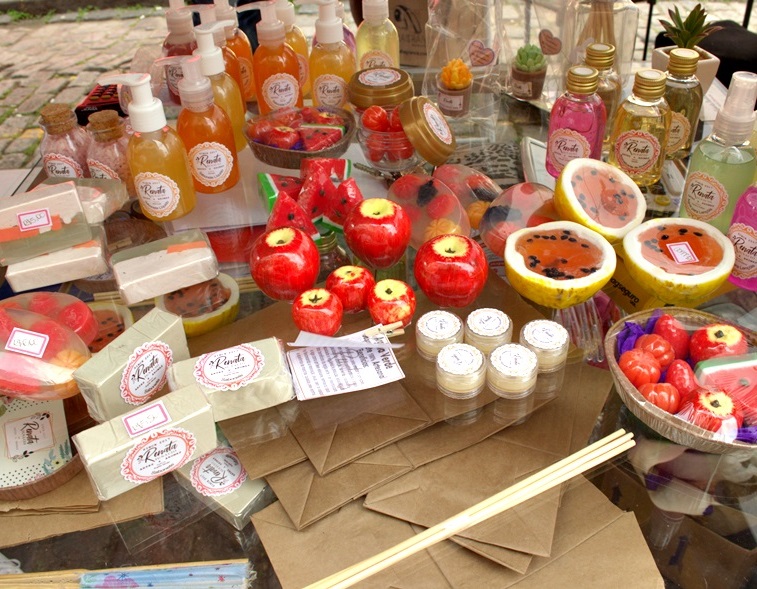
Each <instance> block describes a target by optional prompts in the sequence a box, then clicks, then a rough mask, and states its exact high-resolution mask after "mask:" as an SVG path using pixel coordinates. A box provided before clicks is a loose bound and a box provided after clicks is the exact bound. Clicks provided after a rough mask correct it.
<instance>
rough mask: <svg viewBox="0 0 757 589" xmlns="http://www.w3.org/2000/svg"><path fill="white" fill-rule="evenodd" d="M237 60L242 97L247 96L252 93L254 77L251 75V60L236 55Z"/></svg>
mask: <svg viewBox="0 0 757 589" xmlns="http://www.w3.org/2000/svg"><path fill="white" fill-rule="evenodd" d="M237 59H238V60H239V73H240V74H241V75H242V86H244V88H240V90H242V94H243V96H242V98H247V97H248V96H249V95H250V94H251V93H252V87H253V85H254V83H255V82H254V79H253V77H252V62H251V61H250V60H249V59H247V58H245V57H239V56H237Z"/></svg>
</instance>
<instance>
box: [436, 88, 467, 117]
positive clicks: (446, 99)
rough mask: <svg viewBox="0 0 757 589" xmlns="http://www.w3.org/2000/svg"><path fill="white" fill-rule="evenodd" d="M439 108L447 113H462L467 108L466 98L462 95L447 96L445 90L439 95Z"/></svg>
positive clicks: (440, 91)
mask: <svg viewBox="0 0 757 589" xmlns="http://www.w3.org/2000/svg"><path fill="white" fill-rule="evenodd" d="M438 101H439V108H441V109H444V110H445V111H447V112H461V111H462V110H463V107H464V106H465V97H464V96H463V95H462V94H456V95H453V94H447V93H446V92H444V91H443V90H439V93H438Z"/></svg>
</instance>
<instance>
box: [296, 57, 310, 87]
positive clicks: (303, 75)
mask: <svg viewBox="0 0 757 589" xmlns="http://www.w3.org/2000/svg"><path fill="white" fill-rule="evenodd" d="M297 67H298V68H299V70H300V88H304V87H305V84H307V83H308V76H309V75H310V66H309V65H308V58H307V57H305V56H304V55H300V54H299V53H298V54H297Z"/></svg>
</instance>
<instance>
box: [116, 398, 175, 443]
mask: <svg viewBox="0 0 757 589" xmlns="http://www.w3.org/2000/svg"><path fill="white" fill-rule="evenodd" d="M122 420H123V422H124V427H125V428H126V433H127V434H129V437H130V438H136V437H137V436H141V435H142V434H143V433H145V432H147V431H149V430H151V429H155V428H156V427H160V426H161V425H165V424H167V423H170V422H171V416H170V415H169V414H168V410H167V409H166V406H165V405H164V404H163V401H156V402H155V403H152V404H150V405H147V406H146V407H143V408H142V409H137V410H136V411H132V412H131V413H129V414H128V415H124V416H123V417H122Z"/></svg>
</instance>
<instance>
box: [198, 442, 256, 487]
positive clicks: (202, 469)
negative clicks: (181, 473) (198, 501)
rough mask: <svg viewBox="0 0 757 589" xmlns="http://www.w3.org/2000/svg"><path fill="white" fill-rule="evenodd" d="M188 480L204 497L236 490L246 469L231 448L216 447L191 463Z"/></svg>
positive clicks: (245, 478)
mask: <svg viewBox="0 0 757 589" xmlns="http://www.w3.org/2000/svg"><path fill="white" fill-rule="evenodd" d="M189 480H190V481H191V482H192V486H193V487H194V488H195V490H196V491H197V492H198V493H200V494H201V495H204V496H205V497H218V496H221V495H228V494H229V493H231V492H233V491H236V490H237V489H238V488H239V487H241V486H242V483H244V482H245V481H246V480H247V471H246V470H245V469H244V466H242V463H241V462H239V458H237V455H236V454H235V453H234V451H233V450H232V449H231V448H216V449H215V450H211V451H210V452H208V453H207V454H204V455H202V456H200V457H199V458H198V459H197V460H195V461H194V462H193V463H192V472H191V473H190V475H189Z"/></svg>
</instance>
